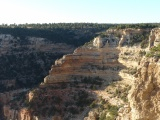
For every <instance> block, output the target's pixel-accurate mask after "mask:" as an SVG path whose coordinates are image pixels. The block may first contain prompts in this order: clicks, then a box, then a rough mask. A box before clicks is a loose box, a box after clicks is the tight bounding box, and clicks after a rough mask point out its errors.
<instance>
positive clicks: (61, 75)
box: [44, 29, 143, 84]
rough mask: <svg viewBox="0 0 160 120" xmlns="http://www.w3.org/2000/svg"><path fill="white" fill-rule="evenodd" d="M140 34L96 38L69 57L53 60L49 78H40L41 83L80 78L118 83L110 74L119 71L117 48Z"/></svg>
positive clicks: (116, 33)
mask: <svg viewBox="0 0 160 120" xmlns="http://www.w3.org/2000/svg"><path fill="white" fill-rule="evenodd" d="M142 32H143V30H140V29H122V30H114V29H111V30H108V31H106V36H105V37H100V36H99V37H96V38H94V40H93V41H92V42H90V43H88V45H84V46H82V47H79V48H77V49H76V50H75V51H74V53H73V54H68V55H64V56H63V57H62V58H61V59H59V60H56V61H55V65H52V68H51V70H50V71H49V75H48V76H46V77H45V78H44V83H45V84H51V83H59V82H71V81H74V80H75V79H76V80H79V79H80V78H81V76H86V77H87V76H92V77H96V76H100V77H101V78H102V79H107V80H108V82H110V81H112V80H118V79H119V77H118V76H115V73H114V72H117V71H118V70H119V69H120V68H121V67H122V65H121V64H119V62H118V57H119V53H120V49H119V47H121V46H123V45H124V44H129V42H130V39H132V36H133V35H135V34H140V33H142ZM112 69H115V70H114V71H112Z"/></svg>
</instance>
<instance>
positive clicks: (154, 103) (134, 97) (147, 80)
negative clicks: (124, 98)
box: [117, 28, 160, 120]
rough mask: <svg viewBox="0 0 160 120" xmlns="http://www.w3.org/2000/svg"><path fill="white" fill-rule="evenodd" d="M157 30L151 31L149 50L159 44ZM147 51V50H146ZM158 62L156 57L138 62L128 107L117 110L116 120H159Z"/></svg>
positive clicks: (159, 72) (159, 69) (158, 32)
mask: <svg viewBox="0 0 160 120" xmlns="http://www.w3.org/2000/svg"><path fill="white" fill-rule="evenodd" d="M159 34H160V30H159V28H156V29H152V30H151V33H150V36H149V43H150V44H149V48H150V47H153V46H157V45H158V44H159ZM146 51H148V50H146ZM159 75H160V61H159V59H158V58H157V57H153V58H147V57H143V58H142V59H141V60H140V62H138V67H137V72H136V74H135V78H134V83H133V85H132V89H131V90H130V92H129V95H128V99H129V105H128V106H127V107H123V108H121V109H120V110H119V117H118V118H117V120H159V119H160V117H159V106H160V104H159V94H160V93H159V88H160V86H159Z"/></svg>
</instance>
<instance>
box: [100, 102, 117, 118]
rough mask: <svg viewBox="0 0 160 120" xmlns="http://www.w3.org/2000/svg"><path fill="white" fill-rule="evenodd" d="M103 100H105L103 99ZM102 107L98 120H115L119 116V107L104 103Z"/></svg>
mask: <svg viewBox="0 0 160 120" xmlns="http://www.w3.org/2000/svg"><path fill="white" fill-rule="evenodd" d="M102 100H103V99H102ZM102 103H103V104H102V106H101V107H100V111H101V112H100V114H99V119H98V120H115V118H116V117H117V115H118V109H119V107H117V106H115V105H111V104H110V103H108V102H107V103H106V102H102Z"/></svg>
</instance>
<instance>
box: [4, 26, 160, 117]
mask: <svg viewBox="0 0 160 120" xmlns="http://www.w3.org/2000/svg"><path fill="white" fill-rule="evenodd" d="M146 32H149V30H141V29H138V30H137V29H124V30H113V29H111V30H108V31H107V32H106V35H105V37H103V38H101V37H97V38H95V39H94V40H93V41H91V42H89V43H86V44H85V45H84V46H82V47H79V48H77V49H76V50H75V51H74V53H73V54H67V55H64V56H63V57H62V58H61V59H59V60H56V61H55V64H54V65H52V67H51V70H50V71H49V75H47V76H46V77H45V78H44V82H43V83H41V84H40V86H39V87H38V88H37V89H33V90H32V91H30V92H29V93H28V94H27V95H26V101H25V103H22V104H20V105H18V104H17V106H18V108H17V109H18V113H15V116H21V117H20V118H19V119H22V118H24V116H25V115H26V116H28V118H32V119H36V118H37V119H38V120H44V119H49V120H50V119H53V118H56V117H57V119H71V118H72V119H75V120H77V118H76V117H77V114H81V113H83V112H84V111H85V112H84V113H87V112H88V111H89V110H88V107H87V106H89V105H90V104H91V103H92V102H93V101H94V100H96V99H97V95H96V94H95V92H94V90H100V89H101V90H103V89H104V87H106V86H108V85H109V84H110V83H112V82H114V81H119V80H123V79H131V80H133V87H132V90H131V95H130V97H129V99H128V100H129V101H128V102H129V105H128V106H127V107H126V106H125V109H127V110H124V109H123V110H122V111H121V113H123V114H121V116H119V118H117V119H118V120H128V119H131V120H136V118H137V119H138V120H141V119H142V120H145V119H146V120H147V119H148V120H150V119H151V117H149V116H153V115H154V116H155V119H157V120H158V115H157V116H156V113H157V111H159V109H158V107H156V109H154V107H152V106H155V105H156V104H158V94H159V93H158V90H159V86H158V76H159V72H157V71H158V65H159V64H158V62H151V61H150V60H146V59H142V60H141V58H142V57H144V56H143V51H145V52H147V51H149V49H148V48H146V49H141V48H140V45H139V44H138V41H139V40H140V38H139V35H141V34H144V33H145V35H146ZM148 34H149V33H147V35H148ZM150 38H151V37H150ZM155 38H156V37H155ZM148 39H149V38H148ZM136 40H137V41H136ZM135 41H136V44H135V45H134V46H132V43H133V42H135ZM150 41H151V40H150ZM152 41H154V40H152ZM149 44H150V43H149ZM144 58H145V57H144ZM140 61H141V62H140ZM147 61H148V62H147ZM138 65H140V66H138ZM130 68H134V69H136V71H137V74H136V75H137V78H136V80H134V77H133V76H132V75H130V76H129V75H128V76H127V75H126V76H125V74H124V73H123V72H124V69H128V71H127V72H130V74H135V72H136V71H134V69H130ZM136 75H135V76H136ZM128 81H129V80H128ZM128 81H127V82H128ZM131 83H132V82H131ZM129 84H130V83H129ZM131 85H132V84H131ZM148 96H149V97H148ZM156 96H157V97H156ZM152 100H155V102H150V101H152ZM14 102H15V103H16V102H17V101H16V100H15V101H14V100H13V101H12V102H11V103H10V106H9V108H8V111H12V112H13V110H14V109H11V108H14V104H13V103H14ZM24 107H25V108H26V109H25V110H26V111H28V112H29V114H28V112H23V113H24V114H23V115H22V114H21V112H20V110H21V109H22V108H24ZM148 109H150V111H151V112H147V110H148ZM143 111H144V112H143ZM125 112H126V113H125ZM10 113H11V112H10ZM10 113H9V112H8V114H5V116H6V117H7V119H9V116H10ZM25 113H26V114H25ZM147 114H148V115H149V116H146V115H147ZM125 115H127V117H125ZM82 116H83V115H82ZM145 116H146V117H145ZM15 118H16V117H15ZM83 118H84V117H83ZM89 118H90V117H88V118H86V120H89ZM24 120H30V119H24Z"/></svg>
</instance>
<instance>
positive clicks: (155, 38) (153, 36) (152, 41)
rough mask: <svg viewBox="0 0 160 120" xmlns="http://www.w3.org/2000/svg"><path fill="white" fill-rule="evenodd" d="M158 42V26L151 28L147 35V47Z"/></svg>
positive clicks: (159, 33)
mask: <svg viewBox="0 0 160 120" xmlns="http://www.w3.org/2000/svg"><path fill="white" fill-rule="evenodd" d="M159 42H160V28H155V29H152V30H151V32H150V36H149V48H150V47H152V46H157V45H158V44H159Z"/></svg>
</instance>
